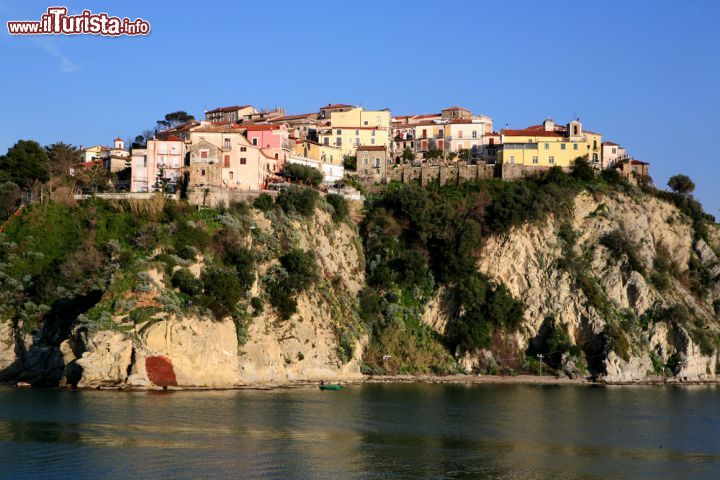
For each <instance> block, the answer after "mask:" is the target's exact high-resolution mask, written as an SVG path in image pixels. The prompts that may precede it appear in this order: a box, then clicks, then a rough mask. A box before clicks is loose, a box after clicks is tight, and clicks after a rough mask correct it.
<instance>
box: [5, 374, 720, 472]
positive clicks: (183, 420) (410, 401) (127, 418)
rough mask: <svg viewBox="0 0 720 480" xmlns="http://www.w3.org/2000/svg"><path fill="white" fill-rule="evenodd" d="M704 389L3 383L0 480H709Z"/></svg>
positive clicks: (714, 453) (712, 440)
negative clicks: (133, 388)
mask: <svg viewBox="0 0 720 480" xmlns="http://www.w3.org/2000/svg"><path fill="white" fill-rule="evenodd" d="M719 397H720V395H719V393H718V389H716V388H714V387H703V388H655V387H652V388H643V387H630V388H615V387H613V388H590V387H573V386H562V387H559V386H523V385H517V386H512V385H496V386H490V385H474V386H465V385H364V386H352V387H349V388H347V389H343V390H341V391H338V392H321V391H319V390H316V389H309V388H308V389H292V390H274V391H225V392H176V393H163V394H157V393H144V392H133V393H121V392H94V391H93V392H90V391H88V392H60V391H53V390H14V389H0V477H2V478H19V477H24V478H67V477H72V478H98V477H102V478H128V477H135V478H158V477H162V478H205V477H218V478H240V477H242V478H417V477H439V478H512V479H526V478H527V479H542V478H578V479H591V478H712V477H718V476H719V475H720V469H718V465H720V440H718V438H717V435H716V432H717V431H718V428H719V427H720V414H718V413H717V412H716V408H715V406H716V405H717V401H718V399H719Z"/></svg>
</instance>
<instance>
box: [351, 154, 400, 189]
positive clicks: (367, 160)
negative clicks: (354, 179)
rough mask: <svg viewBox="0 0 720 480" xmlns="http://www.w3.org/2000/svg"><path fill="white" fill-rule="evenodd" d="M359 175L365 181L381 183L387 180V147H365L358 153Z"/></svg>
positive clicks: (388, 159)
mask: <svg viewBox="0 0 720 480" xmlns="http://www.w3.org/2000/svg"><path fill="white" fill-rule="evenodd" d="M356 160H357V169H356V170H357V173H358V175H359V176H360V178H361V179H362V180H363V181H366V182H372V183H379V182H384V181H385V180H386V179H387V167H388V162H392V160H390V158H389V157H388V150H387V147H385V146H377V145H375V146H373V145H363V146H360V147H358V149H357V153H356Z"/></svg>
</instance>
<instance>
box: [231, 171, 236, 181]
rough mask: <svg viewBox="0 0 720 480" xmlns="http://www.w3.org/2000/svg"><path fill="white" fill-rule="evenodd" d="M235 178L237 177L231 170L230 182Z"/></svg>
mask: <svg viewBox="0 0 720 480" xmlns="http://www.w3.org/2000/svg"><path fill="white" fill-rule="evenodd" d="M234 176H235V175H234V174H233V172H232V170H230V180H232V179H233V177H234Z"/></svg>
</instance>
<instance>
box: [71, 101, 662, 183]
mask: <svg viewBox="0 0 720 480" xmlns="http://www.w3.org/2000/svg"><path fill="white" fill-rule="evenodd" d="M135 146H136V145H135ZM141 147H142V148H130V149H126V146H125V142H124V141H123V140H122V139H120V138H116V139H115V141H114V145H113V147H112V148H110V147H105V146H95V147H91V148H87V149H84V150H83V155H84V162H85V165H102V166H103V167H104V168H106V169H108V170H110V171H111V172H113V173H118V172H121V171H125V172H127V171H128V169H129V172H130V174H129V180H127V176H126V180H124V181H125V185H124V186H123V187H124V189H126V190H129V191H131V192H153V191H158V190H162V191H168V192H174V191H175V190H176V189H177V188H178V186H179V185H180V184H181V182H184V183H185V185H186V186H187V187H188V188H189V189H203V190H206V191H207V190H208V189H221V190H229V191H259V190H265V189H268V188H271V187H272V185H273V184H274V183H276V182H281V181H282V177H281V175H280V173H281V172H282V170H283V167H284V166H285V165H286V164H288V163H295V164H301V165H306V166H310V167H314V168H317V169H318V170H320V171H321V172H322V173H323V177H324V181H325V182H326V183H328V184H331V183H334V182H337V181H339V180H342V179H343V178H344V177H345V176H346V174H348V175H349V174H352V175H355V176H357V177H358V179H359V180H360V181H362V182H365V183H383V182H387V181H388V179H389V178H392V175H391V173H392V172H393V171H394V170H397V169H399V168H403V166H407V165H412V166H415V167H417V166H423V165H457V164H467V165H473V164H476V165H481V164H482V165H485V166H488V165H512V166H515V168H513V169H508V171H513V172H518V171H520V172H522V173H521V174H523V175H525V174H532V173H533V172H536V171H542V170H547V169H548V168H550V167H553V166H559V167H564V168H567V167H570V166H571V165H572V163H573V162H574V160H575V159H576V158H578V157H584V158H586V159H587V160H588V162H590V164H591V165H593V166H594V167H596V168H598V169H605V168H618V169H620V171H621V172H623V173H624V174H626V175H628V176H639V175H643V176H647V175H648V164H647V163H645V162H642V161H639V160H636V159H633V158H631V157H630V156H629V155H628V154H627V152H626V151H625V149H624V148H622V147H621V146H620V145H618V144H616V143H613V142H609V141H605V142H603V139H602V135H601V134H599V133H596V132H592V131H589V130H586V129H585V128H583V125H582V123H581V122H580V120H579V119H574V120H572V121H571V122H569V123H567V124H556V123H555V122H553V121H552V120H551V119H549V118H548V119H546V120H545V121H543V122H542V123H541V124H539V125H533V126H529V127H527V128H524V129H502V130H500V131H499V132H497V131H495V130H494V129H493V121H492V119H491V118H490V117H488V116H486V115H476V114H474V113H473V112H471V111H470V110H468V109H465V108H462V107H458V106H454V107H449V108H446V109H444V110H442V111H440V112H439V113H432V114H424V115H404V116H392V114H391V112H390V110H389V109H382V110H366V109H364V108H362V107H357V106H352V105H346V104H332V105H326V106H323V107H321V108H320V109H319V110H318V111H317V112H313V113H306V114H301V115H286V114H285V112H284V110H283V109H281V108H275V109H272V110H267V109H266V110H258V109H256V108H254V107H253V106H251V105H242V106H231V107H222V108H216V109H214V110H210V111H207V112H205V119H204V120H201V121H191V122H188V123H185V124H182V125H179V126H176V127H174V128H169V129H166V130H163V131H158V132H156V134H155V136H154V138H152V139H149V140H147V143H146V145H141ZM349 166H354V169H352V171H346V168H349ZM502 171H505V170H504V169H503V170H502Z"/></svg>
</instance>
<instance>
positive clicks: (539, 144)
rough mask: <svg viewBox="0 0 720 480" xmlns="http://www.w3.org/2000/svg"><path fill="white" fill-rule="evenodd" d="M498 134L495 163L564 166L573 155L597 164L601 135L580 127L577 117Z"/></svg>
mask: <svg viewBox="0 0 720 480" xmlns="http://www.w3.org/2000/svg"><path fill="white" fill-rule="evenodd" d="M500 135H501V142H502V145H501V146H500V147H499V149H498V153H497V160H498V163H509V164H515V165H525V166H528V167H543V168H550V167H554V166H557V167H563V168H567V167H570V166H571V165H572V164H573V162H574V161H575V159H576V158H578V157H585V158H587V159H588V161H589V162H590V163H591V164H593V165H597V166H598V167H599V165H600V155H601V145H602V136H601V135H600V134H599V133H594V132H589V131H586V130H584V129H583V126H582V123H580V121H579V120H573V121H572V122H570V123H568V124H567V125H566V126H559V125H555V123H554V122H553V121H552V120H551V119H547V120H545V121H544V122H543V124H542V125H533V126H530V127H528V128H526V129H522V130H510V129H504V130H502V131H501V132H500Z"/></svg>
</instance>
